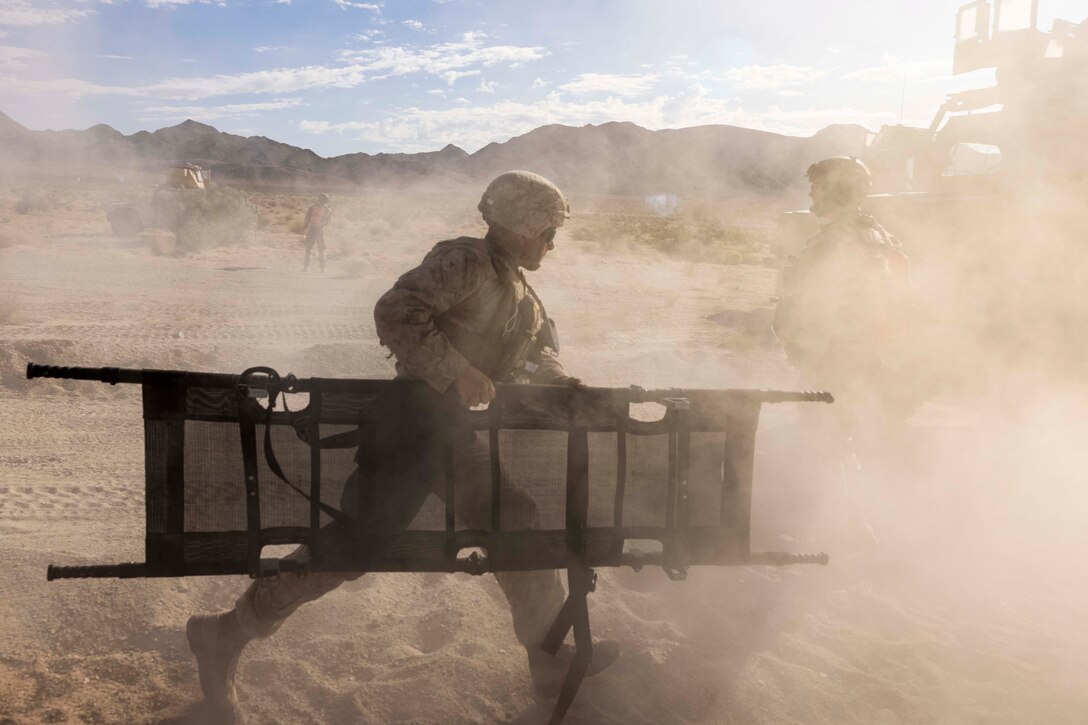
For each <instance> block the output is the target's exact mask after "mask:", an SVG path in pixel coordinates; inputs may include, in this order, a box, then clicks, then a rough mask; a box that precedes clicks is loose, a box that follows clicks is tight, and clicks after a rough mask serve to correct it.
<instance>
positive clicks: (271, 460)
mask: <svg viewBox="0 0 1088 725" xmlns="http://www.w3.org/2000/svg"><path fill="white" fill-rule="evenodd" d="M253 373H264V374H265V375H267V376H268V414H267V415H266V416H265V424H264V459H265V462H266V463H267V464H268V468H269V470H271V471H272V473H274V474H275V475H276V478H278V479H280V480H281V481H283V482H284V483H286V484H287V485H288V486H290V487H291V489H292V490H293V491H295V493H297V494H298V495H299V496H302V497H303V498H304V499H306V500H307V501H309V502H310V503H312V504H315V505H316V506H317V507H318V508H320V509H321V510H322V511H323V512H325V514H327V515H328V516H329V518H331V519H332V520H333V521H336V522H337V523H340V524H350V523H351V517H350V516H348V515H347V514H345V513H344V512H343V511H341V510H340V509H337V508H334V507H332V506H330V505H329V504H327V503H325V502H324V501H320V500H317V499H314V498H313V497H312V496H310V494H308V493H306V492H305V491H303V490H302V489H301V488H299V487H298V486H296V485H295V484H294V483H292V482H291V481H290V480H289V479H288V478H287V476H286V474H284V472H283V467H282V466H280V462H279V459H277V458H276V451H275V450H274V449H273V448H272V411H273V410H274V409H275V408H276V398H278V397H279V396H280V393H281V392H290V391H291V389H292V388H293V387H294V376H293V375H288V376H287V385H286V386H283V388H282V389H281V387H280V376H279V373H277V372H276V371H275V370H273V369H272V368H265V367H260V368H249V369H248V370H246V371H245V372H243V373H242V376H241V377H242V380H243V381H244V380H245V379H246V378H247V377H248V376H249V375H251V374H253ZM283 409H284V412H286V413H288V414H289V413H290V412H291V411H290V409H289V408H288V407H287V399H286V398H284V401H283ZM353 433H354V431H353ZM356 440H358V438H356ZM311 445H312V444H311ZM318 445H321V443H320V442H319V443H318Z"/></svg>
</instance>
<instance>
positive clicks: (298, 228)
mask: <svg viewBox="0 0 1088 725" xmlns="http://www.w3.org/2000/svg"><path fill="white" fill-rule="evenodd" d="M287 231H289V232H291V233H292V234H302V233H303V232H304V231H306V219H305V217H300V218H295V219H293V220H292V221H289V222H288V223H287Z"/></svg>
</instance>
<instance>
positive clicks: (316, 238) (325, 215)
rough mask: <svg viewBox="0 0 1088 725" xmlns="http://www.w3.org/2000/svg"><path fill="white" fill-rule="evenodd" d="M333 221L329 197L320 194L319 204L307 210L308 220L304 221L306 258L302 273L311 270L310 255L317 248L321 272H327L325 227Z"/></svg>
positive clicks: (303, 261) (303, 233) (318, 197)
mask: <svg viewBox="0 0 1088 725" xmlns="http://www.w3.org/2000/svg"><path fill="white" fill-rule="evenodd" d="M330 221H332V207H331V206H329V195H328V194H318V195H317V203H315V204H313V205H312V206H311V207H310V208H309V209H307V210H306V219H305V220H304V221H303V229H302V237H303V238H302V243H303V245H304V246H305V247H306V256H305V257H304V258H303V260H302V271H303V272H305V271H306V270H308V269H309V268H310V253H311V252H312V251H313V248H314V246H315V245H316V246H317V262H318V264H319V265H320V266H321V271H322V272H324V271H325V227H326V226H328V224H329V222H330Z"/></svg>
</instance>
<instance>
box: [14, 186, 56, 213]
mask: <svg viewBox="0 0 1088 725" xmlns="http://www.w3.org/2000/svg"><path fill="white" fill-rule="evenodd" d="M55 206H56V203H55V202H54V199H53V197H52V196H51V195H50V194H47V193H45V192H44V191H42V190H40V189H24V190H23V191H22V192H21V193H20V194H19V198H18V199H16V201H15V213H16V214H35V213H38V212H43V211H48V210H50V209H52V208H54V207H55Z"/></svg>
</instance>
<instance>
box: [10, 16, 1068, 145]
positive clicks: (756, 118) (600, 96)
mask: <svg viewBox="0 0 1088 725" xmlns="http://www.w3.org/2000/svg"><path fill="white" fill-rule="evenodd" d="M996 1H997V2H1021V1H1022V0H996ZM1039 2H1040V22H1039V25H1040V27H1041V28H1043V29H1049V28H1050V25H1051V21H1052V20H1053V19H1054V18H1055V17H1061V18H1065V19H1068V20H1074V21H1081V20H1083V19H1084V18H1085V17H1086V16H1088V0H1039ZM962 4H963V2H962V0H900V1H897V2H890V1H887V0H871V1H870V2H858V1H857V0H822V1H816V0H749V1H748V2H739V1H736V0H670V1H658V0H642V1H636V0H627V1H626V2H622V1H620V0H581V1H577V2H576V1H570V2H556V1H552V2H542V1H541V0H536V1H535V2H524V1H523V0H506V1H504V2H485V1H483V0H403V1H398V0H386V1H385V2H381V1H379V0H0V110H3V111H4V112H6V113H8V114H9V115H10V116H12V117H13V118H14V119H15V120H16V121H18V122H20V123H22V124H24V125H25V126H28V127H30V128H33V129H42V128H85V127H87V126H90V125H92V124H95V123H108V124H110V125H111V126H113V127H114V128H116V129H118V130H120V131H122V132H124V133H132V132H134V131H138V130H142V129H149V130H153V129H156V128H160V127H162V126H169V125H173V124H175V123H178V122H180V121H182V120H184V119H186V118H193V119H196V120H199V121H204V122H206V123H209V124H212V125H214V126H216V127H217V128H219V129H221V130H224V131H229V132H232V133H238V134H242V135H263V136H268V137H270V138H274V139H276V140H279V141H284V142H286V143H290V144H293V145H297V146H303V147H308V148H312V149H314V150H315V151H317V152H318V153H319V154H321V155H324V156H332V155H337V154H343V153H351V152H356V151H366V152H368V153H373V152H377V151H421V150H433V149H438V148H441V147H442V146H444V145H445V144H446V143H454V144H456V145H458V146H461V147H463V148H465V149H466V150H468V151H474V150H476V149H477V148H479V147H480V146H483V145H484V144H486V143H488V142H490V141H505V140H506V139H508V138H510V137H511V136H515V135H518V134H521V133H524V132H526V131H528V130H531V129H533V128H536V127H537V126H541V125H544V124H546V123H565V124H570V125H582V124H586V123H602V122H605V121H633V122H634V123H637V124H639V125H642V126H645V127H648V128H654V129H657V128H678V127H684V126H695V125H702V124H711V123H728V124H734V125H740V126H747V127H751V128H760V129H765V130H770V131H778V132H783V133H790V134H799V135H809V134H811V133H813V132H815V131H817V130H819V129H820V128H822V127H824V126H826V125H828V124H830V123H861V124H863V125H865V126H867V127H869V128H871V129H874V130H875V129H877V128H879V127H880V125H882V124H885V123H897V122H898V121H899V120H900V116H901V113H902V118H903V120H904V121H905V122H906V123H913V124H919V125H926V124H928V122H929V120H930V118H931V117H932V116H933V113H934V112H935V111H936V109H937V106H938V105H939V104H940V102H941V100H942V98H943V96H944V94H945V93H947V92H949V91H952V90H956V89H959V88H965V87H973V86H977V85H984V84H986V83H987V80H988V79H987V75H986V74H987V73H988V72H987V71H980V72H978V73H975V74H971V75H968V76H961V77H959V78H953V77H951V75H950V73H951V57H952V34H953V31H954V25H955V14H956V9H957V8H958V7H959V6H960V5H962ZM990 76H991V77H992V73H991V74H990Z"/></svg>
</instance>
